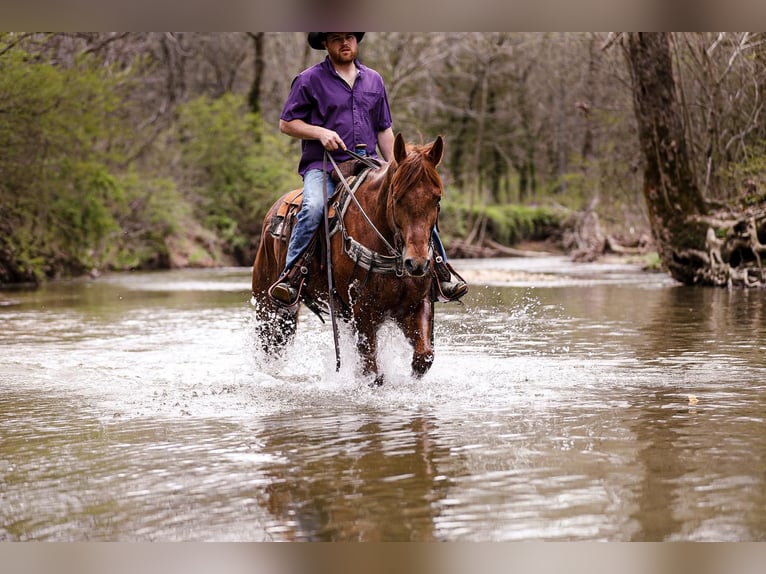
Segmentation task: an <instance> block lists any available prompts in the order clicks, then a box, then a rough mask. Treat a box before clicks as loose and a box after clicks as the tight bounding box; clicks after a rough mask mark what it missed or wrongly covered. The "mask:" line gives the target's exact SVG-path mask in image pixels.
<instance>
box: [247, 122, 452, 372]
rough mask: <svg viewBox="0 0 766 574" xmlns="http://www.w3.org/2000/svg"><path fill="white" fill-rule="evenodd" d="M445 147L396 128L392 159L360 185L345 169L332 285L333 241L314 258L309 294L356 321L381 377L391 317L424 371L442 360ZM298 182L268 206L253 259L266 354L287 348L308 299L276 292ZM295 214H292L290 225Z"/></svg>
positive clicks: (312, 304)
mask: <svg viewBox="0 0 766 574" xmlns="http://www.w3.org/2000/svg"><path fill="white" fill-rule="evenodd" d="M443 154H444V139H443V138H442V136H438V137H437V138H436V139H435V140H434V141H433V142H431V143H429V144H424V145H414V144H407V143H405V141H404V138H403V137H402V135H401V134H397V135H396V137H395V139H394V150H393V158H392V159H391V161H390V162H388V163H382V164H381V165H380V167H378V168H376V169H372V170H370V171H368V172H367V173H366V174H365V175H364V176H363V175H360V176H358V177H360V178H362V177H363V181H362V182H361V183H360V184H358V187H356V188H354V189H353V190H350V188H346V189H343V188H344V187H346V185H347V184H346V180H345V178H341V183H342V185H338V186H337V188H336V193H335V194H334V195H333V198H331V201H334V203H333V204H332V206H333V207H334V209H335V215H334V219H335V220H336V223H335V224H334V231H333V232H332V233H331V237H330V247H329V249H330V254H331V258H330V261H331V267H330V268H331V275H332V282H333V283H334V285H333V286H332V289H330V287H329V286H328V273H327V267H326V261H327V257H326V255H327V253H326V252H324V257H323V256H322V255H321V252H322V251H324V249H326V248H327V247H326V242H323V241H320V242H319V243H320V247H321V248H320V249H316V250H315V251H316V253H315V254H314V255H313V256H312V257H311V259H310V262H309V263H308V264H307V265H306V267H307V269H308V274H307V275H306V279H305V283H304V285H303V288H302V290H301V296H300V299H301V300H302V301H303V302H304V303H305V304H306V305H307V306H308V307H309V308H311V309H312V310H314V312H315V313H317V314H318V315H319V316H320V318H322V313H321V311H323V310H324V312H327V311H328V309H327V307H329V309H333V310H334V313H335V315H336V317H337V318H340V319H341V320H344V321H346V322H348V323H350V324H351V326H352V328H353V331H354V333H355V338H356V347H357V351H358V353H359V355H360V357H361V359H362V371H363V374H364V375H365V376H368V375H373V376H374V377H375V378H374V384H375V385H382V384H383V380H384V377H383V375H382V374H381V373H380V372H379V370H378V364H377V358H376V355H377V347H378V345H377V334H378V330H379V328H380V326H381V325H382V324H383V323H384V322H385V321H386V320H393V321H394V322H395V323H396V324H397V325H398V327H399V328H400V329H401V330H402V332H403V333H404V335H405V337H406V338H407V340H408V341H409V343H410V344H411V345H412V349H413V351H412V360H411V370H412V374H413V375H414V376H415V377H418V378H419V377H422V376H423V375H425V374H426V373H427V372H428V370H429V369H430V368H431V365H432V364H433V361H434V346H433V343H434V341H433V335H434V301H436V300H437V298H436V297H434V291H433V290H432V282H436V281H437V278H436V276H435V274H434V269H433V264H432V262H431V259H432V256H433V245H432V243H431V233H432V231H433V229H434V226H435V225H436V222H437V216H438V214H439V202H440V200H441V198H442V196H443V194H444V188H443V185H442V181H441V178H440V176H439V174H438V173H437V169H436V168H437V166H438V165H439V163H440V162H441V159H442V156H443ZM341 165H342V164H341ZM299 191H300V190H294V191H293V192H288V193H286V194H284V195H283V196H282V197H280V198H279V199H278V200H277V201H276V202H275V203H274V204H273V205H272V206H271V208H270V209H269V211H268V212H267V214H266V216H265V217H264V223H263V230H262V232H261V237H260V244H259V246H258V250H257V252H256V256H255V261H254V263H253V272H252V295H253V303H254V307H255V309H256V311H255V312H256V324H257V325H258V335H259V338H260V342H261V347H262V349H263V350H264V351H266V352H267V353H272V352H277V353H279V352H281V351H282V350H283V349H284V347H285V346H286V345H287V343H289V342H290V341H291V340H292V339H293V338H294V335H295V332H296V324H297V318H298V313H299V310H300V305H299V303H297V302H296V303H295V304H294V305H292V306H290V307H285V306H284V304H280V303H278V302H276V301H274V300H273V299H272V298H271V297H270V296H269V294H268V292H269V288H270V286H271V285H273V284H274V282H275V281H276V280H277V279H278V278H279V276H280V274H281V271H282V269H283V267H284V263H285V257H286V255H287V244H288V243H287V242H288V241H289V231H288V232H286V233H285V232H284V230H282V231H281V232H279V233H277V232H275V225H274V222H275V221H276V220H275V217H277V214H278V213H279V211H280V208H282V211H283V212H284V206H285V203H286V202H287V201H288V196H290V195H291V194H293V195H294V194H296V193H297V192H299ZM343 192H345V193H343ZM344 196H345V199H344ZM351 196H353V197H351ZM285 219H288V218H287V217H285ZM289 223H290V222H289V221H284V222H283V224H284V225H286V226H287V225H288V224H289ZM319 232H320V235H319V236H318V237H321V236H323V234H321V232H322V227H321V226H320V231H319ZM304 271H305V269H304ZM330 293H331V295H330ZM330 297H332V298H333V299H332V301H329V298H330ZM318 303H319V304H318ZM328 303H333V305H328ZM336 352H337V339H336Z"/></svg>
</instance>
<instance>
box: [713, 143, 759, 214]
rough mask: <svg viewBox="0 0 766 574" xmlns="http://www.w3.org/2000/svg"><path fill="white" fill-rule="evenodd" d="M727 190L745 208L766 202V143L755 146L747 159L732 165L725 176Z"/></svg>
mask: <svg viewBox="0 0 766 574" xmlns="http://www.w3.org/2000/svg"><path fill="white" fill-rule="evenodd" d="M723 180H724V182H725V188H726V189H730V190H736V191H734V192H733V193H732V194H731V195H732V196H734V199H735V200H736V201H737V202H738V203H739V204H740V205H742V206H743V207H749V206H753V205H757V204H762V203H764V202H766V192H765V191H764V189H766V141H761V142H758V143H757V144H756V145H754V146H753V147H752V148H751V149H750V150H749V153H748V155H747V157H746V158H745V159H744V160H742V161H741V162H739V163H735V164H731V165H730V166H729V167H728V169H727V170H725V172H724V174H723Z"/></svg>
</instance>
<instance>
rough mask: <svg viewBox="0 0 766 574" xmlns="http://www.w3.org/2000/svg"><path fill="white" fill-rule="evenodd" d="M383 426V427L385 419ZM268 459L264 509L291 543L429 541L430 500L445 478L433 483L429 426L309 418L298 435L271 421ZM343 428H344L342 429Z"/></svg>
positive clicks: (417, 420)
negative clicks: (271, 460) (271, 453)
mask: <svg viewBox="0 0 766 574" xmlns="http://www.w3.org/2000/svg"><path fill="white" fill-rule="evenodd" d="M387 419H388V420H387ZM270 422H273V423H274V425H275V428H274V429H273V431H272V433H271V435H270V438H269V440H268V441H267V443H266V444H265V451H266V452H273V453H275V454H277V455H278V456H277V457H275V458H274V461H275V462H274V463H273V464H269V465H266V467H265V469H264V470H265V472H266V474H267V475H268V477H269V479H270V481H269V486H268V487H267V488H266V490H265V495H266V501H265V506H266V507H267V508H268V509H269V511H270V512H271V513H272V514H274V516H275V517H278V519H279V520H278V522H279V523H280V524H282V525H283V526H280V527H279V530H280V531H281V534H283V535H284V536H285V537H287V538H288V539H290V540H313V541H359V542H373V541H387V540H399V541H430V540H433V539H434V531H433V529H434V525H433V511H432V508H431V507H432V504H433V503H434V501H436V500H439V499H441V498H442V497H443V496H444V491H445V490H446V487H447V479H446V477H444V476H438V475H437V472H436V468H435V462H434V459H435V457H438V456H443V454H441V455H440V454H439V453H438V451H439V450H443V449H440V448H439V447H438V443H437V442H436V441H435V440H434V437H433V432H432V430H433V429H432V427H433V421H431V420H429V419H427V418H424V417H421V416H417V415H416V416H414V417H413V418H412V419H410V420H408V421H406V422H404V423H402V422H400V421H399V420H398V419H393V420H392V419H391V418H390V417H386V416H382V415H381V416H377V415H376V416H370V417H369V420H368V421H366V422H362V423H361V424H360V421H358V420H348V421H342V420H335V419H333V418H329V417H321V416H320V417H312V420H311V421H310V422H309V423H308V424H306V425H302V428H301V429H300V430H299V431H298V432H297V433H296V430H295V428H292V427H290V426H287V427H285V421H283V420H281V419H277V420H274V421H270ZM344 423H345V424H344Z"/></svg>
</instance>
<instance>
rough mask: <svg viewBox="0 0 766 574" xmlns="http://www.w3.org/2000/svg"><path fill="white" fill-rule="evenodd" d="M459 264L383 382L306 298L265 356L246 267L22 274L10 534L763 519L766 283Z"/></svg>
mask: <svg viewBox="0 0 766 574" xmlns="http://www.w3.org/2000/svg"><path fill="white" fill-rule="evenodd" d="M454 264H455V265H456V267H457V268H458V269H459V270H461V272H464V275H465V276H466V278H467V279H469V282H470V283H471V291H470V292H469V294H468V295H467V296H466V298H465V299H464V303H465V304H464V305H458V304H449V305H443V304H439V305H438V306H437V316H436V334H435V347H436V359H435V363H434V366H433V368H432V370H431V371H430V372H429V373H428V374H427V375H426V376H425V377H423V378H422V379H420V380H417V379H414V378H412V377H411V376H410V373H409V371H408V365H409V350H408V348H407V345H406V343H405V341H404V339H403V338H402V336H401V335H400V334H399V333H398V332H397V331H396V330H395V329H393V328H391V327H388V326H384V328H383V333H382V344H381V357H380V364H381V365H382V369H383V371H384V372H385V374H386V380H387V382H386V385H384V386H383V387H382V388H371V387H370V386H369V384H368V383H369V380H367V379H365V378H364V377H362V376H361V375H360V374H359V365H358V363H357V361H356V357H355V354H354V352H353V344H352V338H351V335H350V333H348V332H346V331H345V330H344V331H342V332H341V342H342V348H343V350H342V354H341V368H340V371H339V372H336V370H335V355H334V350H333V342H332V334H331V331H330V326H329V325H326V324H323V323H321V322H320V321H319V320H318V319H317V318H316V317H314V316H313V315H312V314H311V313H309V312H305V313H304V314H303V316H302V319H301V322H300V324H299V327H298V334H297V338H296V341H295V343H294V344H293V345H292V347H291V349H290V352H289V354H288V355H286V356H285V357H282V358H273V357H265V356H263V355H262V354H261V353H260V351H259V350H258V349H259V348H258V345H257V342H256V341H255V340H254V330H255V329H254V324H253V320H254V319H253V316H252V307H251V305H250V301H249V292H248V285H249V270H248V269H241V268H230V269H215V270H183V271H168V272H156V273H123V274H114V275H105V276H103V277H100V278H98V279H82V280H76V281H59V282H52V283H50V284H47V285H45V286H44V287H42V288H41V289H38V290H35V291H6V292H3V293H0V541H27V540H31V541H282V540H308V541H357V540H358V541H432V540H437V541H520V540H534V541H553V540H555V541H600V540H604V541H692V540H693V541H763V540H766V428H765V427H764V404H766V401H765V399H766V386H765V385H764V381H766V376H764V375H765V374H766V373H765V370H764V367H765V366H766V353H765V352H764V351H765V350H766V349H765V345H766V343H765V341H766V337H765V336H764V335H766V332H765V330H766V317H765V316H764V315H766V292H764V291H762V290H752V291H742V290H732V291H729V290H725V289H703V288H693V287H684V286H680V285H678V284H676V283H674V282H673V281H671V280H670V279H668V278H667V277H666V276H665V275H663V274H653V273H646V272H643V271H641V270H640V268H639V267H638V266H635V265H631V264H626V263H619V262H618V263H593V264H574V263H570V262H569V261H567V260H566V259H565V258H562V257H540V258H520V259H493V260H463V261H455V262H454Z"/></svg>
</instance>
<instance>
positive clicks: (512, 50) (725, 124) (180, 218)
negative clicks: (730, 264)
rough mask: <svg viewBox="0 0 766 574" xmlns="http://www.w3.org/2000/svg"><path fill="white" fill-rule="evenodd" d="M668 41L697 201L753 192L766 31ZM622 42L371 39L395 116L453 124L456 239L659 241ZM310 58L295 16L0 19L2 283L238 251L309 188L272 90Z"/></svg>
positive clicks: (594, 37)
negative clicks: (267, 26) (251, 27)
mask: <svg viewBox="0 0 766 574" xmlns="http://www.w3.org/2000/svg"><path fill="white" fill-rule="evenodd" d="M670 46H671V54H672V59H673V71H674V79H675V83H676V85H677V88H678V94H679V105H680V110H681V118H682V122H683V126H682V127H683V131H684V134H685V136H686V142H687V146H688V152H689V157H690V160H691V162H692V164H693V166H692V167H693V170H694V173H695V174H696V175H697V178H698V180H699V181H697V185H698V186H699V188H700V191H701V193H702V195H703V197H704V198H705V201H710V202H717V203H720V204H732V205H734V204H736V205H744V206H746V205H747V204H748V203H753V202H760V201H762V200H763V199H764V198H763V197H762V195H763V194H762V192H761V191H759V190H761V189H763V178H764V176H763V174H764V167H765V164H766V148H765V147H764V141H766V122H763V120H762V116H761V113H762V109H763V103H764V102H763V98H764V96H763V94H764V93H766V36H764V34H755V33H733V32H732V33H675V34H672V35H671V36H670ZM626 54H627V46H626V42H625V39H624V38H623V37H622V36H621V35H615V34H607V33H603V34H602V33H557V32H551V33H511V32H508V33H503V32H497V33H389V32H386V33H372V32H370V33H368V34H367V35H366V36H365V38H364V41H363V42H362V43H361V44H360V60H361V61H362V62H363V63H364V64H366V65H368V66H371V67H373V68H375V69H376V70H378V71H379V72H380V73H381V74H382V75H383V77H384V79H385V81H386V84H387V89H388V96H389V101H390V104H391V108H392V114H393V117H394V129H395V131H397V132H401V133H402V134H403V135H404V136H405V138H406V139H407V140H408V141H411V142H415V143H418V142H428V141H430V140H432V139H433V138H434V137H436V135H439V134H441V135H443V136H445V138H446V156H445V160H444V162H443V164H442V166H441V168H440V170H441V173H442V176H443V179H444V183H445V188H446V194H445V199H444V201H443V207H442V214H441V217H440V228H441V230H442V236H443V238H444V239H445V243H446V245H447V249H448V251H449V252H450V254H451V255H453V256H456V255H457V256H492V255H508V254H514V253H515V251H514V250H513V249H512V248H513V247H518V246H521V247H525V245H526V243H525V242H526V241H529V240H537V241H547V244H546V245H547V247H549V248H550V249H561V250H564V251H566V252H568V253H571V254H573V256H575V257H578V258H581V259H583V258H584V259H592V258H594V257H598V256H599V255H601V254H603V253H604V252H607V251H609V250H612V251H616V252H626V251H631V252H637V253H648V252H651V250H652V235H651V231H650V228H649V222H648V217H647V209H646V205H645V199H644V196H643V187H642V186H643V167H644V162H645V157H644V156H643V155H642V152H641V147H640V144H639V137H638V132H637V125H636V115H635V109H634V94H633V92H632V86H633V78H632V74H631V67H630V66H629V65H628V62H627V58H626ZM323 57H324V53H323V52H319V51H316V50H311V49H310V48H309V47H308V46H307V44H306V35H305V33H272V32H251V33H245V32H232V33H45V34H43V33H0V149H1V150H2V154H0V284H12V283H39V282H40V281H43V280H44V279H45V278H55V277H69V276H76V275H80V274H85V273H91V274H98V273H99V272H101V271H105V270H129V269H157V268H174V267H186V266H216V265H251V264H252V260H253V256H254V253H255V249H256V248H257V240H258V236H259V234H260V230H261V224H262V220H263V216H264V214H265V212H266V210H267V209H268V208H269V206H270V205H271V204H272V202H273V201H274V200H275V199H276V198H277V197H279V196H280V195H281V194H282V193H283V192H285V191H287V190H289V189H293V188H296V187H299V186H300V179H299V177H298V175H297V172H296V166H297V162H298V157H299V147H298V142H297V141H296V140H293V139H291V138H288V137H287V136H284V135H281V134H280V133H279V132H278V130H277V124H278V117H279V113H280V111H281V107H282V104H283V102H284V99H285V97H286V95H287V93H288V90H289V86H290V82H291V81H292V79H293V77H294V76H295V75H296V74H297V73H298V72H300V71H301V70H303V69H304V68H306V67H308V66H310V65H312V64H314V63H316V62H318V61H320V60H321V59H322V58H323Z"/></svg>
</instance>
